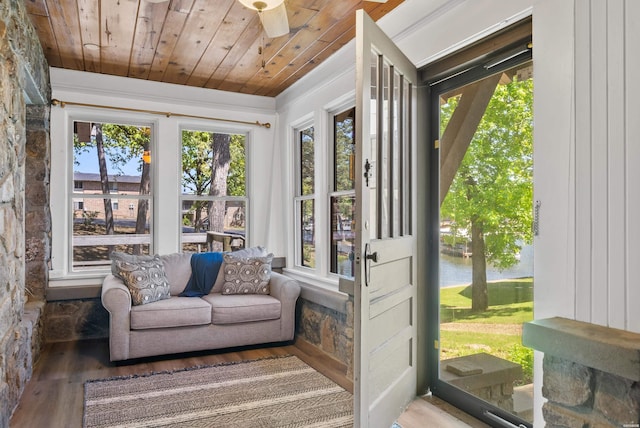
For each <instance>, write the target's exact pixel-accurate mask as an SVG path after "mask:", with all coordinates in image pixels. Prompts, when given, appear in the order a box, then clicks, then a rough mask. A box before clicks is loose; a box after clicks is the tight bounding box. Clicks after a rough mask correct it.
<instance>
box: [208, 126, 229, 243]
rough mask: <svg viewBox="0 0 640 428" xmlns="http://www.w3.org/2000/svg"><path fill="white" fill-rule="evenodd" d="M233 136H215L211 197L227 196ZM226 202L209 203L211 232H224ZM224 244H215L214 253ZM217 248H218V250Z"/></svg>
mask: <svg viewBox="0 0 640 428" xmlns="http://www.w3.org/2000/svg"><path fill="white" fill-rule="evenodd" d="M230 142H231V136H230V135H229V134H218V133H216V134H213V161H212V165H211V187H210V188H209V195H211V196H226V195H227V175H228V174H229V164H230V163H231V152H230V150H229V145H230ZM225 206H226V201H215V202H210V203H209V230H212V231H216V232H224V216H225V211H226V210H225ZM221 245H222V244H220V243H214V251H220V250H221V249H222V246H221ZM216 247H217V248H216Z"/></svg>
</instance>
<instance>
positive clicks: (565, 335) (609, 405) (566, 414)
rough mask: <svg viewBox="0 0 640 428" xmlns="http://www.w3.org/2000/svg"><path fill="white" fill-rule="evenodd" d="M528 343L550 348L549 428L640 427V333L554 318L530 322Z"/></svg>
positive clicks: (546, 369)
mask: <svg viewBox="0 0 640 428" xmlns="http://www.w3.org/2000/svg"><path fill="white" fill-rule="evenodd" d="M522 341H523V343H524V344H525V345H526V346H529V347H531V348H534V349H537V350H539V351H542V352H544V360H543V374H542V378H543V385H542V395H543V396H544V397H545V398H546V399H547V402H546V403H544V405H543V407H542V412H543V415H544V419H545V422H546V426H547V427H550V428H556V427H557V428H561V427H562V428H564V427H566V428H574V427H575V428H605V427H612V428H613V427H617V428H620V427H626V428H632V427H636V428H637V427H640V334H637V333H632V332H628V331H624V330H618V329H613V328H608V327H604V326H599V325H594V324H589V323H585V322H580V321H575V320H569V319H566V318H549V319H543V320H536V321H533V322H530V323H526V324H525V325H524V329H523V335H522Z"/></svg>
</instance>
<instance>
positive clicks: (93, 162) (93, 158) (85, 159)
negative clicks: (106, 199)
mask: <svg viewBox="0 0 640 428" xmlns="http://www.w3.org/2000/svg"><path fill="white" fill-rule="evenodd" d="M74 160H75V161H78V162H79V165H75V164H74V167H73V170H74V171H76V172H85V173H93V174H98V173H100V169H99V168H98V153H97V151H96V148H95V147H89V148H88V150H87V151H86V152H83V153H81V154H80V155H77V154H76V153H74ZM139 167H140V160H139V159H133V160H131V161H130V162H128V163H127V164H126V165H124V166H122V168H121V169H122V173H123V174H124V175H140V171H139V170H138V168H139ZM107 171H108V172H109V174H119V173H120V172H119V171H118V170H117V169H115V168H114V167H113V165H112V164H111V162H109V157H108V156H107Z"/></svg>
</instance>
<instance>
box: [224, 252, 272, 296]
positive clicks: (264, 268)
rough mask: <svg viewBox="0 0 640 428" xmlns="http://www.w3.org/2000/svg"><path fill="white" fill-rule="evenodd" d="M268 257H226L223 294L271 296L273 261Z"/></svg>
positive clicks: (229, 255)
mask: <svg viewBox="0 0 640 428" xmlns="http://www.w3.org/2000/svg"><path fill="white" fill-rule="evenodd" d="M272 260H273V254H269V255H268V256H266V257H248V258H244V257H237V256H235V255H233V254H225V255H224V285H223V286H222V294H269V279H270V278H271V261H272Z"/></svg>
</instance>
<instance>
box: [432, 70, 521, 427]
mask: <svg viewBox="0 0 640 428" xmlns="http://www.w3.org/2000/svg"><path fill="white" fill-rule="evenodd" d="M439 105H440V168H441V169H440V259H439V260H440V262H439V263H440V264H439V277H440V284H439V285H440V341H439V348H440V372H439V375H440V379H441V380H442V381H445V382H446V383H448V384H449V385H452V386H454V387H456V388H459V389H460V390H462V391H465V392H468V393H470V394H472V395H474V396H475V397H477V398H479V399H482V400H484V401H486V402H489V403H490V404H492V405H494V406H496V407H497V408H499V409H501V410H504V411H506V412H508V413H511V414H514V415H516V416H518V417H519V418H520V419H522V420H524V421H527V422H532V417H533V415H532V405H533V402H532V395H533V385H532V382H533V351H532V350H530V349H528V348H525V347H523V346H522V344H521V343H522V340H521V339H522V324H523V323H524V322H527V321H530V320H532V318H533V248H532V239H533V236H532V206H533V203H532V197H533V79H532V78H531V63H530V62H528V63H525V64H520V65H518V66H516V67H514V68H512V69H508V70H506V71H504V72H500V73H498V74H494V75H492V76H489V77H486V78H484V79H482V80H479V81H476V82H474V83H471V84H467V85H465V86H462V87H458V88H455V89H451V90H448V91H447V92H446V93H443V94H441V95H440V99H439Z"/></svg>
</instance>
